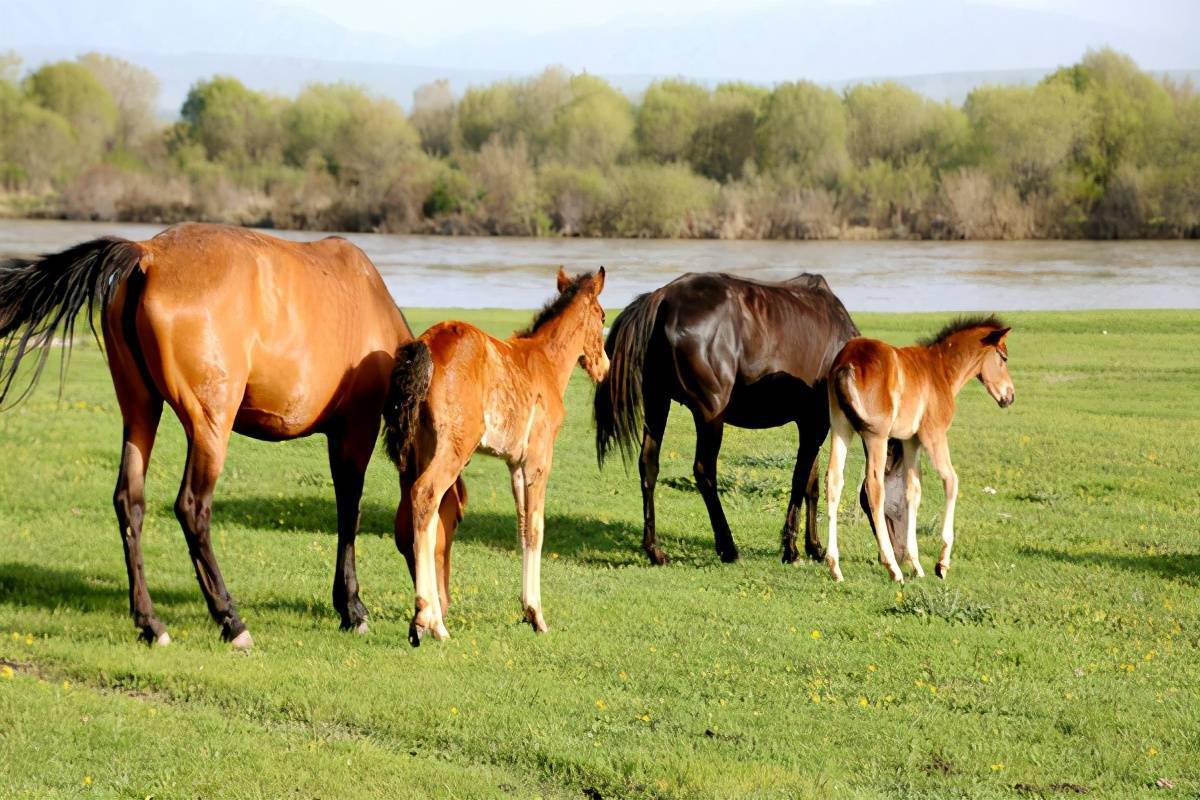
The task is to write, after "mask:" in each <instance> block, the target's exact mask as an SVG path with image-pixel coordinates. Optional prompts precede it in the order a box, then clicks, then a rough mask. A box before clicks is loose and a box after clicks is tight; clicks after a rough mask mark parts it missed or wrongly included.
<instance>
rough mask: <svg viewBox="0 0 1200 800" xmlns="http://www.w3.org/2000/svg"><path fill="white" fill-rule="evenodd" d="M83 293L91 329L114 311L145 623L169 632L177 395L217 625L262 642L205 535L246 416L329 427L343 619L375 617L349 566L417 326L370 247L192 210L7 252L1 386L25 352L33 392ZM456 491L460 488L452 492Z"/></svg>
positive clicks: (137, 587) (127, 511)
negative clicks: (151, 569) (159, 481)
mask: <svg viewBox="0 0 1200 800" xmlns="http://www.w3.org/2000/svg"><path fill="white" fill-rule="evenodd" d="M85 306H86V308H87V311H86V313H87V314H88V321H89V322H90V324H91V326H92V332H93V334H95V332H96V330H95V316H94V312H96V311H98V312H99V315H100V317H101V325H102V330H103V335H104V344H105V349H106V351H107V355H108V364H109V369H110V371H111V373H112V378H113V386H114V388H115V389H116V393H117V401H118V402H119V404H120V406H121V417H122V419H123V421H124V433H123V435H122V439H123V444H122V453H121V466H120V469H119V471H118V473H117V488H116V491H115V493H114V495H113V503H114V505H115V507H116V511H117V521H118V524H119V525H120V530H121V541H122V543H123V544H124V546H125V564H126V567H127V569H128V573H129V609H130V613H131V614H132V615H133V620H134V624H135V625H136V626H137V627H138V628H139V629H140V631H141V634H142V636H143V637H144V638H145V639H146V640H148V641H150V642H155V643H159V644H166V643H168V642H170V637H169V636H168V635H167V631H166V628H165V627H164V626H163V624H162V622H160V621H159V619H158V617H157V616H156V615H155V613H154V606H153V604H152V603H151V601H150V593H149V590H148V589H147V588H146V577H145V572H144V569H143V566H142V550H141V534H142V519H143V516H144V514H145V507H146V501H145V498H144V496H143V485H144V481H145V474H146V467H147V464H148V463H149V461H150V450H151V448H152V447H153V445H154V438H155V433H156V431H157V430H158V423H159V417H160V415H161V414H162V408H163V403H164V402H165V403H166V404H167V405H169V406H170V407H171V410H172V411H174V412H175V415H176V416H177V417H178V418H179V421H180V422H181V423H182V425H183V430H184V433H185V434H186V436H187V441H188V454H187V463H186V466H185V467H184V474H183V482H182V484H181V486H180V487H179V495H178V498H177V499H176V501H175V515H176V516H177V517H178V519H179V523H180V525H181V526H182V528H183V534H184V538H185V539H186V540H187V546H188V551H189V553H190V554H191V557H192V562H193V564H194V566H195V570H196V577H197V579H198V580H199V582H200V588H201V590H202V591H203V593H204V598H205V600H206V601H207V603H208V610H209V612H210V613H211V614H212V618H213V619H214V620H215V621H216V622H217V624H218V625H220V626H221V634H222V636H223V637H224V638H225V639H226V640H227V641H230V642H233V644H234V645H235V646H238V647H249V646H250V645H251V643H252V640H251V638H250V634H249V632H248V631H247V630H246V626H245V624H243V622H242V620H241V618H240V617H239V616H238V614H237V611H236V610H235V609H234V604H233V600H232V599H231V598H230V596H229V592H228V591H227V590H226V588H225V581H224V580H223V579H222V578H221V571H220V568H219V567H218V566H217V559H216V555H215V554H214V553H213V548H212V541H211V538H210V535H209V529H210V518H211V515H212V500H213V490H214V488H215V486H216V483H217V477H218V476H219V475H220V474H221V467H222V465H223V464H224V461H225V452H226V449H227V447H228V443H229V435H230V433H231V432H234V431H236V432H238V433H242V434H245V435H247V436H252V437H254V438H257V439H267V440H271V441H278V440H282V439H294V438H297V437H300V436H307V435H309V434H312V433H323V434H325V435H326V437H327V439H328V442H329V466H330V470H331V471H332V473H333V484H334V492H335V494H336V496H337V526H338V548H337V565H336V568H335V571H334V579H333V605H334V608H336V609H337V611H338V613H339V614H340V615H341V618H342V627H343V628H347V629H357V630H359V631H365V630H366V620H367V610H366V608H365V607H364V606H363V604H362V602H361V601H360V600H359V597H358V579H357V577H356V576H355V569H354V539H355V536H356V535H357V532H358V520H359V501H360V499H361V496H362V488H363V476H364V474H365V472H366V469H367V463H368V461H369V460H370V458H371V453H372V451H373V450H374V445H375V441H376V438H377V436H378V433H379V422H380V417H381V412H382V409H383V403H384V399H385V397H386V395H387V391H388V380H389V376H390V375H391V371H392V365H393V362H394V353H395V352H396V349H397V347H399V346H400V345H402V344H404V343H405V342H408V341H410V340H411V339H412V333H411V331H410V330H409V327H408V324H407V323H406V322H405V320H404V317H403V315H402V314H401V313H400V310H399V309H398V308H397V307H396V304H395V303H394V302H393V301H392V298H391V296H390V295H389V294H388V291H387V288H386V287H385V286H384V284H383V280H382V279H381V278H380V276H379V273H378V271H376V269H375V266H374V265H373V264H372V263H371V262H370V260H368V259H367V257H366V255H364V254H363V252H362V251H361V250H359V249H358V248H357V247H355V246H354V245H352V244H350V243H349V242H347V241H345V240H344V239H341V238H338V237H330V238H327V239H322V240H321V241H318V242H312V243H308V244H299V243H295V242H288V241H284V240H282V239H277V238H274V237H271V236H266V235H263V234H260V233H256V232H253V231H248V230H244V229H241V228H230V227H224V226H218V225H195V224H187V225H179V226H175V227H172V228H168V229H167V230H165V231H163V232H162V233H160V234H159V235H158V236H155V237H154V238H153V239H150V240H148V241H145V242H131V241H128V240H125V239H116V238H104V239H97V240H95V241H90V242H85V243H83V244H80V245H77V246H75V247H73V248H71V249H70V250H66V251H64V252H62V253H57V254H54V255H48V256H45V257H43V258H41V259H38V260H32V261H10V262H8V263H5V264H3V265H0V401H2V400H3V399H4V397H5V396H6V395H8V393H9V390H10V389H11V388H12V387H13V383H14V380H15V378H16V377H17V368H18V366H19V365H20V363H21V361H22V359H23V358H24V357H25V356H26V355H30V354H31V353H36V354H37V359H38V360H37V364H36V368H35V370H34V372H33V375H32V378H31V380H30V384H29V388H28V389H26V392H28V391H29V389H31V388H32V386H33V383H34V382H35V381H36V379H37V376H38V374H39V373H40V372H41V368H42V367H43V366H44V365H45V362H46V358H47V356H48V355H49V351H50V349H51V348H52V347H53V346H54V344H55V340H56V339H57V338H58V337H59V336H63V337H65V340H66V347H68V348H69V347H70V341H71V337H72V334H73V330H74V325H75V323H76V320H77V318H78V316H79V314H80V312H81V310H83V309H84V308H85ZM21 396H22V397H23V396H24V394H22V395H21ZM459 488H461V486H459ZM461 496H463V495H462V494H461V492H458V491H455V492H447V493H446V495H445V498H444V502H445V503H448V504H457V503H458V499H459V497H461ZM458 511H459V509H458V508H457V507H455V508H448V509H443V513H442V514H441V515H440V519H442V520H454V521H457V519H458ZM450 533H451V534H452V533H453V532H452V531H451V532H450ZM440 535H444V532H440Z"/></svg>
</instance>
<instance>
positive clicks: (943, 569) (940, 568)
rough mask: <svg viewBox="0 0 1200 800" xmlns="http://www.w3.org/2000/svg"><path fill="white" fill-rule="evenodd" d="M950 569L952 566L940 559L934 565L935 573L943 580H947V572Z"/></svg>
mask: <svg viewBox="0 0 1200 800" xmlns="http://www.w3.org/2000/svg"><path fill="white" fill-rule="evenodd" d="M949 571H950V567H949V566H948V565H944V564H942V562H940V561H939V562H938V563H937V564H936V565H934V567H933V574H934V575H937V576H938V577H939V578H941V579H942V580H946V573H947V572H949Z"/></svg>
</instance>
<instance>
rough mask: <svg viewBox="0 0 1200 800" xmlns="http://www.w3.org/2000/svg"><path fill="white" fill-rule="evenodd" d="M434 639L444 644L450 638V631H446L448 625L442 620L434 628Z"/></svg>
mask: <svg viewBox="0 0 1200 800" xmlns="http://www.w3.org/2000/svg"><path fill="white" fill-rule="evenodd" d="M433 638H435V639H437V640H438V641H439V642H444V641H446V640H447V639H449V638H450V631H448V630H446V623H444V622H442V621H441V620H440V619H439V620H438V621H437V622H436V623H435V624H434V626H433Z"/></svg>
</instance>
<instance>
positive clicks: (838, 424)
mask: <svg viewBox="0 0 1200 800" xmlns="http://www.w3.org/2000/svg"><path fill="white" fill-rule="evenodd" d="M1009 330H1010V328H1008V327H1007V326H1005V325H1004V323H1002V322H1001V321H1000V320H999V319H998V318H997V317H996V316H994V315H992V316H986V317H971V318H963V319H959V320H956V321H954V322H951V323H950V324H949V325H947V326H946V327H944V328H943V329H942V330H941V331H940V332H939V333H938V334H937V335H936V336H934V337H932V338H929V339H923V340H921V341H920V342H919V343H918V344H917V345H915V346H912V347H893V346H891V345H889V344H886V343H885V342H881V341H878V340H876V339H864V338H857V339H851V340H850V341H849V342H847V343H846V346H845V347H843V348H842V351H841V352H840V353H838V355H837V357H836V358H835V359H834V361H833V366H832V368H831V369H830V376H831V377H830V380H829V421H830V427H831V429H832V431H833V436H832V440H833V441H832V445H831V447H830V453H829V471H828V472H827V473H826V487H825V491H826V502H827V503H828V514H829V543H828V546H827V548H826V554H827V559H828V563H829V571H830V573H831V574H832V576H833V579H834V580H835V581H840V580H842V569H841V567H840V566H839V565H838V545H837V514H838V501H839V500H840V499H841V495H842V472H843V470H844V468H845V465H846V448H847V445H848V444H849V443H850V437H851V436H853V434H855V433H857V434H859V435H860V436H862V438H863V443H864V444H865V445H866V451H867V481H866V483H867V496H868V498H869V500H870V505H871V513H872V515H873V516H874V524H875V533H876V539H877V540H878V542H879V561H880V563H881V564H883V565H884V566H885V567H887V569H888V572H889V573H890V574H891V577H892V580H894V581H903V580H904V575H903V573H901V571H900V567H899V566H898V565H897V564H896V556H895V552H894V551H893V549H892V543H891V541H890V540H889V539H888V537H887V536H886V535H885V534H884V533H883V532H884V531H886V530H887V528H886V527H885V525H884V518H883V508H884V486H883V470H884V463H885V461H886V460H887V444H888V439H889V438H894V439H899V440H901V442H902V443H903V446H904V471H905V490H906V491H905V494H906V499H907V501H908V520H907V546H906V548H905V560H906V561H907V562H908V563H909V565H910V566H911V567H912V569H913V572H914V573H915V575H916V577H918V578H921V577H924V576H925V572H924V570H922V569H921V564H920V562H919V561H918V559H917V507H918V506H919V505H920V503H921V463H920V455H921V448H925V449H926V450H928V451H929V458H930V459H931V460H932V461H933V466H934V469H936V470H937V471H938V474H939V475H940V476H941V478H942V485H943V486H944V487H945V490H946V516H945V519H944V520H943V521H942V553H941V556H940V557H939V558H938V562H937V567H936V568H935V572H936V573H937V576H938V577H939V578H945V577H946V572H947V571H948V570H949V569H950V550H951V549H952V548H953V547H954V502H955V499H956V498H957V496H958V475H957V473H955V471H954V467H953V466H952V465H951V463H950V446H949V444H948V442H947V440H946V432H947V430H948V429H949V428H950V423H951V422H952V421H953V420H954V407H955V397H956V396H957V395H958V393H959V391H960V390H961V389H962V387H963V386H964V385H965V384H966V383H967V381H969V380H970V379H971V378H979V380H980V382H981V383H983V385H984V386H985V387H987V391H988V394H990V395H991V396H992V398H993V399H994V400H995V401H996V402H997V403H998V404H999V405H1000V407H1001V408H1007V407H1008V406H1010V405H1012V403H1013V399H1014V398H1015V394H1016V393H1015V390H1014V389H1013V382H1012V378H1010V377H1009V374H1008V347H1007V346H1006V345H1005V338H1006V337H1007V336H1008V332H1009Z"/></svg>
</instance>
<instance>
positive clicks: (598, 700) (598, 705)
mask: <svg viewBox="0 0 1200 800" xmlns="http://www.w3.org/2000/svg"><path fill="white" fill-rule="evenodd" d="M596 708H598V709H600V710H601V711H603V710H604V709H606V708H608V704H607V703H605V702H604V700H603V699H602V698H599V697H597V698H596Z"/></svg>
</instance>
